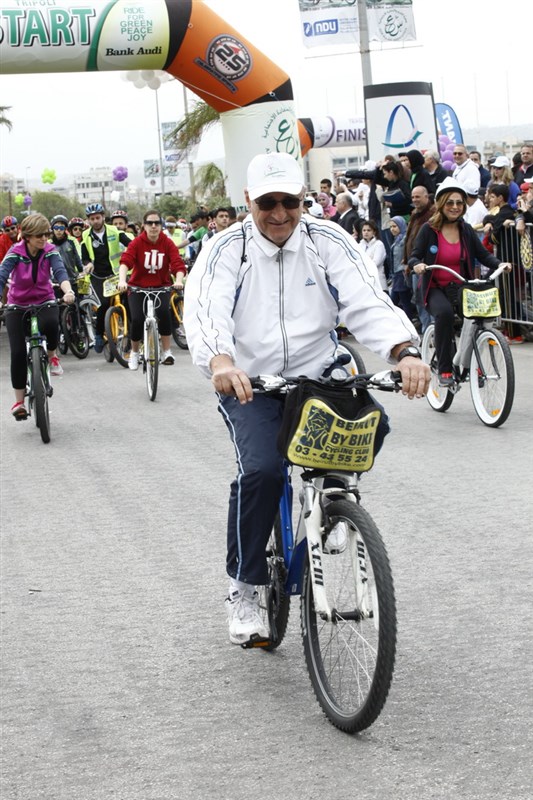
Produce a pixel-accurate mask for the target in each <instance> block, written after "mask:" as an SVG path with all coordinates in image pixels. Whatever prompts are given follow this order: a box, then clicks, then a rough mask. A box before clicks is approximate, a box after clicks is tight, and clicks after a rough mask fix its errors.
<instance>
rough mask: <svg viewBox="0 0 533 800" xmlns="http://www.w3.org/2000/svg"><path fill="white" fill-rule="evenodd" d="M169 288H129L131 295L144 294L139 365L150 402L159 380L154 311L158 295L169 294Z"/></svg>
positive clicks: (157, 337)
mask: <svg viewBox="0 0 533 800" xmlns="http://www.w3.org/2000/svg"><path fill="white" fill-rule="evenodd" d="M170 288H171V287H170V286H163V287H157V288H153V289H150V288H147V289H143V288H142V287H140V286H130V291H131V292H132V293H135V292H140V293H141V294H144V302H143V308H144V332H143V345H142V353H141V363H142V368H143V372H144V374H145V376H146V391H147V392H148V397H149V398H150V400H155V398H156V395H157V384H158V378H159V350H160V347H159V329H158V325H157V317H156V313H155V312H156V309H157V308H158V306H159V304H160V302H161V301H160V299H159V295H160V294H163V293H165V292H170Z"/></svg>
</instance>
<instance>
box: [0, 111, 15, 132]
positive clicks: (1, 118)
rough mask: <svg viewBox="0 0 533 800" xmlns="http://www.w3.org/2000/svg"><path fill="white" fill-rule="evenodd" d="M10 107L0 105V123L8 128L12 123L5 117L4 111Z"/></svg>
mask: <svg viewBox="0 0 533 800" xmlns="http://www.w3.org/2000/svg"><path fill="white" fill-rule="evenodd" d="M10 109H11V106H0V125H5V126H6V128H8V129H9V130H11V128H12V127H13V123H12V122H11V120H10V119H8V118H7V117H6V115H5V112H6V111H9V110H10Z"/></svg>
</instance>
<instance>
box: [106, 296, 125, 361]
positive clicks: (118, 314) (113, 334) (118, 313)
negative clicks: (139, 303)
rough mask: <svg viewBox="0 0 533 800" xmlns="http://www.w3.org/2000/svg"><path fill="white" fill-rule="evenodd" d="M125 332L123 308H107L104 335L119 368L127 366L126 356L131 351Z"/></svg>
mask: <svg viewBox="0 0 533 800" xmlns="http://www.w3.org/2000/svg"><path fill="white" fill-rule="evenodd" d="M127 331H128V322H127V319H126V312H125V310H124V306H109V308H108V309H107V311H106V314H105V335H106V337H107V341H108V343H109V350H110V352H111V355H112V356H114V358H116V359H117V361H118V363H119V364H120V366H121V367H127V366H128V359H127V358H126V355H127V354H129V351H130V350H131V342H130V337H129V336H128V333H127ZM110 360H112V359H110Z"/></svg>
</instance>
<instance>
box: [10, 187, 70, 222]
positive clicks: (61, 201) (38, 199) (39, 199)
mask: <svg viewBox="0 0 533 800" xmlns="http://www.w3.org/2000/svg"><path fill="white" fill-rule="evenodd" d="M31 197H32V201H33V202H32V206H31V210H32V211H38V212H39V213H41V214H44V216H45V217H46V218H47V219H52V217H54V216H55V215H56V214H64V215H65V217H68V218H69V219H71V217H85V208H84V207H83V206H82V205H81V204H80V203H78V201H77V200H71V198H70V197H65V196H64V195H62V194H58V193H57V192H31ZM0 208H1V211H0V213H1V214H2V216H4V215H5V214H8V213H9V210H8V209H9V198H8V195H7V193H3V194H2V195H1V196H0ZM4 209H6V210H4ZM25 210H26V209H25V207H24V206H20V205H16V204H15V206H14V210H13V213H14V214H15V216H16V217H18V218H20V217H21V216H22V215H23V214H24V212H25Z"/></svg>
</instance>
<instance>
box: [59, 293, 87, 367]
mask: <svg viewBox="0 0 533 800" xmlns="http://www.w3.org/2000/svg"><path fill="white" fill-rule="evenodd" d="M61 324H62V327H63V331H64V334H65V339H66V342H67V345H68V347H69V348H70V351H71V353H72V354H73V355H75V356H76V358H87V356H88V355H89V332H88V330H87V326H86V324H85V321H84V320H83V318H82V317H81V314H80V313H79V311H78V309H76V308H75V307H74V306H72V305H70V306H65V308H64V309H63V311H62V313H61Z"/></svg>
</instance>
